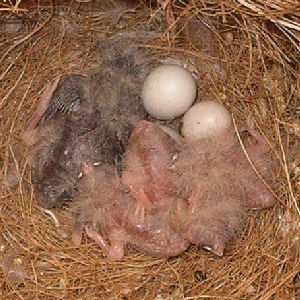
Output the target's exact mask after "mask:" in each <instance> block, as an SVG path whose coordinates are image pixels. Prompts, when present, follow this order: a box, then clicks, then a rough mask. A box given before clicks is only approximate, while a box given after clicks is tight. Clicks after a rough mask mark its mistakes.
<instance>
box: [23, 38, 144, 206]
mask: <svg viewBox="0 0 300 300" xmlns="http://www.w3.org/2000/svg"><path fill="white" fill-rule="evenodd" d="M123 38H124V39H125V40H122V39H121V40H122V41H123V42H122V43H119V41H120V38H119V37H117V38H116V39H114V38H112V39H111V40H110V41H109V42H108V44H109V47H108V48H110V49H111V51H112V52H115V53H116V56H114V57H113V58H112V57H110V58H106V59H104V60H103V63H102V65H101V68H99V72H98V73H96V74H94V75H93V76H91V77H84V76H81V75H70V76H68V77H67V78H66V79H65V80H64V81H63V82H62V83H61V85H59V86H58V87H57V85H58V81H56V82H55V83H54V84H52V85H49V86H48V88H47V89H46V91H45V93H44V94H43V95H42V97H41V100H40V103H39V105H38V108H37V110H36V112H35V113H34V115H33V117H32V119H31V121H30V122H29V123H28V126H27V128H26V129H25V131H24V132H23V133H22V138H23V140H24V141H25V143H26V144H28V145H34V148H33V158H32V178H33V185H34V189H35V193H36V197H37V200H38V203H39V204H40V205H42V206H44V207H46V208H51V207H54V206H58V205H61V204H63V203H64V202H66V201H68V200H70V199H72V198H73V197H74V193H75V185H76V182H77V181H78V177H80V172H81V165H82V163H83V162H84V161H87V160H90V161H93V162H95V163H98V164H106V163H109V164H113V165H117V167H118V169H119V171H120V170H121V159H122V155H123V153H124V151H125V149H126V146H127V143H128V139H129V135H130V133H131V130H132V128H133V127H134V125H135V123H136V122H137V121H138V120H140V119H144V118H145V117H146V113H145V111H144V109H143V106H142V103H141V100H140V98H139V86H140V85H141V82H142V80H143V76H145V74H146V73H147V68H148V62H149V61H148V60H147V59H146V57H145V53H144V52H143V51H142V52H141V50H139V49H137V47H135V46H133V45H131V44H129V43H130V42H129V41H126V37H123ZM126 43H127V44H128V45H129V46H130V47H127V48H125V49H127V50H126V51H125V53H123V52H122V50H123V48H122V49H120V48H119V47H123V46H124V47H125V44H126ZM105 53H106V55H108V53H109V51H108V50H107V51H106V52H105ZM143 74H144V75H143Z"/></svg>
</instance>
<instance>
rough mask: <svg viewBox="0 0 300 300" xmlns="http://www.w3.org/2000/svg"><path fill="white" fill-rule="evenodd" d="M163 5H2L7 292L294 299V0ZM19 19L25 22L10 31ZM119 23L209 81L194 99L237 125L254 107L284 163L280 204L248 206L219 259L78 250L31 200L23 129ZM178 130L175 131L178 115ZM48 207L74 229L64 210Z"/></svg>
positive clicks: (90, 247) (299, 283)
mask: <svg viewBox="0 0 300 300" xmlns="http://www.w3.org/2000/svg"><path fill="white" fill-rule="evenodd" d="M157 2H158V3H156V2H154V1H152V2H151V4H150V2H147V1H144V2H142V1H141V2H139V1H122V2H121V3H122V5H121V4H120V5H119V3H118V2H116V1H106V2H105V3H103V2H101V3H100V1H90V2H87V3H79V2H77V1H73V2H68V3H67V2H64V1H61V2H55V5H54V4H53V2H51V1H41V2H39V5H36V3H33V4H32V3H31V2H27V1H26V4H25V1H16V2H14V3H12V1H6V2H1V7H0V8H1V10H0V13H1V14H2V16H3V18H2V19H1V24H0V26H1V36H0V39H1V40H0V42H1V48H0V60H1V65H0V74H1V75H0V78H1V90H0V93H1V97H0V106H1V107H0V114H1V118H0V128H1V129H2V130H1V134H0V145H1V151H0V164H1V201H0V207H1V211H0V218H1V221H0V232H1V238H0V251H1V254H0V265H1V270H2V271H1V272H0V285H1V289H0V298H3V299H62V298H65V299H114V298H115V299H297V298H298V297H299V294H300V278H299V276H300V275H299V268H300V263H299V262H300V251H299V197H300V183H299V176H300V173H299V172H300V171H299V161H300V160H299V147H300V146H299V144H300V143H299V134H300V125H299V123H300V121H299V118H300V115H299V114H300V104H299V96H300V80H299V76H298V77H297V74H299V52H297V51H298V50H297V47H299V23H300V22H299V4H298V2H297V1H296V0H295V1H272V3H271V1H269V2H267V3H266V2H263V1H255V2H254V1H238V0H236V1H229V0H226V1H222V5H220V3H219V2H217V1H216V2H213V1H190V2H188V3H187V1H157ZM195 18H196V19H199V20H200V22H202V23H203V24H204V25H205V27H204V28H208V31H207V35H206V36H208V39H212V40H213V41H214V42H213V43H212V45H214V46H213V47H212V48H213V49H212V50H211V49H210V48H208V49H207V48H205V43H203V40H202V39H200V40H199V39H198V40H197V39H196V40H195V36H194V37H191V36H188V30H187V29H188V26H190V25H189V22H190V21H193V20H194V19H195ZM12 19H15V20H17V21H16V23H14V22H12V23H10V25H9V26H7V22H8V20H12ZM19 20H21V25H20V21H19ZM197 22H198V21H197ZM11 24H15V25H13V26H11ZM124 29H126V30H127V29H133V30H135V31H136V32H137V33H138V34H139V35H140V36H143V35H147V34H148V33H149V30H151V36H152V37H153V42H152V43H151V44H147V43H145V44H144V45H143V46H144V47H147V48H149V49H151V51H152V55H153V56H154V57H156V59H157V60H164V59H165V58H169V57H173V58H179V59H181V60H182V61H185V62H186V63H187V65H188V66H189V68H191V69H192V70H193V71H194V72H195V73H196V74H197V75H198V76H199V77H200V80H199V82H201V84H200V85H199V91H198V94H199V98H201V99H202V98H204V97H205V99H206V100H211V99H216V100H218V101H220V102H222V103H224V104H225V105H226V106H227V107H228V109H229V110H230V111H231V112H232V113H233V115H234V117H235V118H236V119H237V120H245V119H246V117H247V116H248V115H249V114H250V113H251V115H252V116H253V117H254V120H255V123H256V125H257V126H258V129H259V130H260V131H261V132H262V134H263V135H264V136H266V138H267V139H268V141H269V143H270V145H271V147H272V149H273V153H274V156H275V157H277V159H278V168H277V170H276V172H275V174H274V178H275V186H276V188H275V189H274V192H275V193H276V195H277V198H278V204H277V205H276V207H275V208H273V209H270V210H267V211H264V212H252V213H251V215H250V216H249V218H248V223H247V226H246V229H245V231H244V232H243V233H242V234H241V235H240V237H239V239H238V240H237V241H235V242H234V243H233V244H231V245H229V247H228V249H227V251H226V253H225V256H224V257H222V258H215V257H214V256H213V255H211V254H210V253H208V252H206V251H203V250H199V249H198V248H197V247H195V248H193V247H192V248H190V249H189V250H188V251H187V252H185V253H184V254H183V255H180V256H179V257H176V258H172V259H168V260H165V259H154V258H150V257H148V256H146V255H142V254H140V253H138V252H136V251H135V250H134V249H132V250H129V251H128V254H127V256H126V257H125V259H124V260H122V261H121V262H118V263H113V262H108V261H107V259H106V258H105V257H103V255H102V252H101V250H100V249H99V247H98V246H96V245H95V244H94V243H92V241H90V240H89V239H87V238H86V237H84V240H83V244H82V245H81V247H74V245H73V244H72V243H71V242H70V241H69V240H68V239H64V238H63V237H62V235H61V234H59V233H58V232H57V230H56V228H55V224H54V223H53V221H52V218H51V217H50V216H49V215H48V214H47V213H45V211H43V210H41V208H40V207H39V206H37V205H36V202H35V198H34V194H33V190H32V186H31V184H30V175H29V174H30V172H29V167H28V166H29V164H28V161H29V158H28V154H27V148H26V147H25V146H24V145H23V144H22V143H20V140H19V133H20V132H21V130H22V129H23V128H24V127H25V123H26V121H27V120H28V119H29V117H30V116H31V115H32V113H33V112H34V110H35V107H36V104H37V100H38V98H39V95H40V94H41V93H42V90H43V88H44V87H45V85H46V83H47V82H48V81H52V80H53V79H54V78H56V77H57V75H58V74H62V75H66V74H69V73H80V74H87V75H88V74H91V73H92V71H93V68H94V66H95V65H98V61H99V60H100V59H101V57H100V58H99V55H98V54H97V53H96V52H95V51H94V50H95V45H96V43H97V40H99V38H103V36H105V35H107V36H111V35H114V34H116V33H117V32H119V31H120V30H124ZM193 38H194V39H193ZM214 48H215V49H214ZM212 62H213V63H215V62H217V63H218V65H219V67H220V66H221V68H219V69H221V70H225V71H224V72H219V69H218V68H216V67H215V66H214V64H212ZM205 65H206V66H207V69H206V70H205V72H203V67H204V66H205ZM223 73H224V74H225V76H224V75H222V74H223ZM201 99H199V100H201ZM171 125H172V126H173V127H178V126H179V121H176V122H175V123H173V124H171ZM9 170H13V172H12V173H11V172H9ZM7 174H8V175H9V177H7ZM15 183H17V185H16V187H12V186H14V185H15ZM53 212H54V213H55V214H56V216H57V218H58V219H59V220H60V222H61V225H62V227H61V228H62V229H63V230H64V231H66V232H70V231H71V228H72V222H73V220H72V217H71V214H70V212H69V211H68V208H63V209H57V210H54V211H53Z"/></svg>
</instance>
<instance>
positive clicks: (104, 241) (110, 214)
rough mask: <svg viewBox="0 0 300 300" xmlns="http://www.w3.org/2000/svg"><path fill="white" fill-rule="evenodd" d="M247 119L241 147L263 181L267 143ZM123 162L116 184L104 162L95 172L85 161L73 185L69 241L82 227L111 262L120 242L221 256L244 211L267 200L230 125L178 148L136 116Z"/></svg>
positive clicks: (163, 251) (155, 251)
mask: <svg viewBox="0 0 300 300" xmlns="http://www.w3.org/2000/svg"><path fill="white" fill-rule="evenodd" d="M248 123H249V124H248V127H247V130H248V131H249V133H250V134H251V136H252V137H253V139H254V140H255V141H254V142H253V143H252V144H250V145H246V149H247V152H248V155H249V157H250V159H251V160H252V162H253V164H254V165H255V166H256V168H257V171H258V173H260V174H261V175H262V176H263V178H264V179H265V180H267V179H270V178H268V177H270V176H271V171H272V165H271V163H270V161H269V159H268V157H267V156H266V155H267V151H268V150H269V148H268V146H267V144H266V142H265V141H264V139H263V138H262V137H261V136H260V135H259V134H257V132H256V131H255V130H254V128H253V125H252V123H251V122H248ZM125 166H126V169H125V171H124V172H123V176H122V183H123V185H122V183H121V180H120V179H119V178H118V176H116V175H115V173H114V171H113V169H112V167H111V166H107V169H102V170H97V169H96V168H95V167H93V166H92V165H91V164H88V163H87V164H86V165H84V167H83V173H84V176H83V180H82V181H81V182H80V184H79V187H78V190H79V194H78V201H77V211H78V212H79V215H78V219H77V227H76V230H75V232H74V236H73V240H74V241H75V243H76V244H79V243H80V241H81V233H82V230H83V228H84V229H85V230H86V233H87V234H88V236H89V237H90V238H92V239H94V240H95V241H96V242H97V243H98V244H99V245H100V247H101V248H102V249H103V251H104V253H105V254H106V255H107V257H108V258H109V259H111V260H119V259H121V258H122V257H123V254H124V250H123V249H124V246H125V245H126V243H130V244H133V245H136V246H137V247H138V248H140V249H142V250H144V251H145V252H147V253H149V254H151V255H154V256H159V257H169V256H174V255H178V254H180V253H181V252H183V251H184V250H185V249H186V248H187V247H188V246H189V245H190V244H191V243H193V244H196V245H198V246H204V247H207V248H208V249H210V250H211V251H212V252H213V253H215V254H217V255H219V256H221V255H223V252H224V249H225V245H226V243H227V242H228V241H229V240H230V239H231V238H232V237H234V236H235V234H236V232H237V231H238V230H239V229H240V228H241V227H242V225H243V216H244V214H245V210H246V209H259V208H265V207H270V206H272V205H274V203H275V201H274V198H273V196H272V194H271V193H270V191H269V190H268V189H267V188H266V187H265V185H264V184H263V183H262V182H261V180H260V179H259V178H258V176H257V175H256V173H255V172H254V170H253V169H252V167H251V165H250V164H249V162H248V161H247V159H246V156H245V154H244V153H243V151H242V150H241V148H240V145H239V142H238V140H237V138H236V136H235V133H234V130H233V128H230V129H229V130H228V132H227V133H226V134H224V135H222V136H219V137H217V138H215V139H207V140H201V141H198V142H196V143H193V144H183V145H178V144H176V143H175V142H174V141H173V140H172V138H170V137H169V136H168V135H167V134H166V133H165V132H163V131H162V130H161V129H160V128H159V127H158V126H157V125H155V124H153V123H150V122H147V121H140V122H139V123H138V124H137V126H136V128H135V130H134V131H133V133H132V136H131V138H130V140H129V146H128V148H127V151H126V154H125ZM267 181H268V180H267ZM125 187H127V188H128V189H129V191H130V193H128V192H127V191H126V190H125ZM141 210H142V211H143V213H142V215H141V214H140V212H141Z"/></svg>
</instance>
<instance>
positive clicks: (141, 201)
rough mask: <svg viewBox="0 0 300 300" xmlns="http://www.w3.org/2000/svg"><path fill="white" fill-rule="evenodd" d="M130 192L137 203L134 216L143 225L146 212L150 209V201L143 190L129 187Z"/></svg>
mask: <svg viewBox="0 0 300 300" xmlns="http://www.w3.org/2000/svg"><path fill="white" fill-rule="evenodd" d="M130 192H131V195H132V196H133V198H134V199H135V200H136V201H137V203H136V209H135V212H134V215H135V216H136V217H137V218H138V221H139V222H141V223H144V221H145V214H146V211H147V210H150V208H151V201H150V199H149V198H148V196H147V194H146V193H145V190H144V189H143V188H133V187H130Z"/></svg>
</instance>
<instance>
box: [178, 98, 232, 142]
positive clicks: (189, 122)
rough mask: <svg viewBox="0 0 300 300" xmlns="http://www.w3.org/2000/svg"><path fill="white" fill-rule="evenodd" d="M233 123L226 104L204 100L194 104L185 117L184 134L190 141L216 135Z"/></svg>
mask: <svg viewBox="0 0 300 300" xmlns="http://www.w3.org/2000/svg"><path fill="white" fill-rule="evenodd" d="M231 125H232V118H231V115H230V113H229V111H228V110H227V109H226V107H225V106H224V105H222V104H221V103H218V102H214V101H203V102H200V103H198V104H195V105H193V106H192V107H191V108H190V109H189V110H188V111H187V112H186V113H185V115H184V117H183V125H182V134H183V136H184V139H185V140H186V141H188V142H192V141H195V140H199V139H202V138H208V137H212V136H216V135H218V134H220V133H222V132H223V131H224V130H225V129H227V128H229V127H230V126H231Z"/></svg>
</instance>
